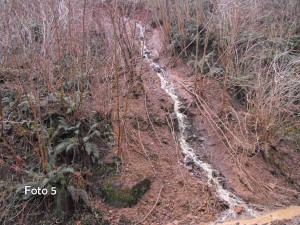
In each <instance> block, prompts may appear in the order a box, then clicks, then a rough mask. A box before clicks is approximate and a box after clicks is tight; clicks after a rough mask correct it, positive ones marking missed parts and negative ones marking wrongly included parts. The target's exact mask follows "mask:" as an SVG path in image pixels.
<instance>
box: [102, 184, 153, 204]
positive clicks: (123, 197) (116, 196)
mask: <svg viewBox="0 0 300 225" xmlns="http://www.w3.org/2000/svg"><path fill="white" fill-rule="evenodd" d="M150 186H151V181H150V180H149V179H144V180H142V181H141V182H139V183H137V184H136V185H135V186H134V187H133V188H132V189H129V188H124V187H122V185H121V184H120V183H119V182H118V181H114V180H106V181H104V182H103V185H102V190H101V191H102V194H103V196H104V198H105V201H106V202H107V203H108V204H109V205H112V206H115V207H132V206H134V205H136V204H137V203H138V201H139V199H140V198H141V197H143V195H144V194H145V193H146V192H147V191H148V190H149V188H150Z"/></svg>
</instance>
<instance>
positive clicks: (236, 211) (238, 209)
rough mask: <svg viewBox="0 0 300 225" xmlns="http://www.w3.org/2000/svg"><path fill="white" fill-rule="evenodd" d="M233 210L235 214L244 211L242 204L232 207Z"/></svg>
mask: <svg viewBox="0 0 300 225" xmlns="http://www.w3.org/2000/svg"><path fill="white" fill-rule="evenodd" d="M234 211H235V213H236V214H242V212H243V211H244V208H243V207H242V206H237V207H235V208H234Z"/></svg>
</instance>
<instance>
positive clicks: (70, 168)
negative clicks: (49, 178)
mask: <svg viewBox="0 0 300 225" xmlns="http://www.w3.org/2000/svg"><path fill="white" fill-rule="evenodd" d="M60 172H61V173H63V174H73V173H74V169H73V168H72V167H66V168H63V169H61V170H60Z"/></svg>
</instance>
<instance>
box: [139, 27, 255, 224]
mask: <svg viewBox="0 0 300 225" xmlns="http://www.w3.org/2000/svg"><path fill="white" fill-rule="evenodd" d="M136 26H137V28H138V31H139V39H140V44H141V52H142V55H143V58H144V59H145V61H146V62H147V63H148V64H149V65H150V67H151V68H152V69H153V70H154V71H155V72H156V74H157V76H158V77H159V78H160V82H161V88H162V89H163V90H164V91H165V92H166V94H167V95H168V96H170V97H171V99H172V100H173V102H174V115H175V117H176V119H177V120H178V127H179V132H178V140H179V144H180V148H181V150H182V152H183V155H184V161H185V163H187V162H193V164H194V165H195V166H197V167H198V168H200V169H201V170H203V171H204V173H205V174H206V177H207V183H208V185H209V186H210V187H211V188H212V189H214V190H215V191H216V193H217V195H218V197H219V199H220V200H222V201H224V202H226V204H227V205H228V207H229V208H228V209H227V210H225V211H224V212H223V213H222V214H221V216H220V217H219V218H218V220H217V221H216V222H215V223H217V222H222V221H225V220H227V219H232V218H236V216H237V214H236V213H235V210H234V209H235V208H236V207H237V206H239V207H243V209H244V214H248V215H247V216H250V217H256V216H257V215H258V214H257V212H256V211H255V210H254V209H253V208H251V206H249V205H248V204H247V203H245V202H244V201H243V200H242V199H241V198H239V197H238V196H236V195H235V194H233V193H232V192H230V191H229V190H226V189H225V188H224V187H223V185H222V184H221V182H220V177H218V176H217V175H216V174H219V173H218V171H216V170H215V169H213V168H212V166H211V165H210V164H209V163H207V162H203V161H202V160H201V159H199V157H198V156H197V155H196V153H195V150H194V149H193V147H192V146H191V145H190V144H189V143H188V141H187V139H188V134H187V133H188V130H187V127H188V118H187V116H186V115H185V114H183V113H182V112H181V111H180V108H181V106H182V102H181V97H180V95H179V93H178V91H177V90H176V89H175V87H174V85H173V83H172V81H171V80H170V79H169V75H168V73H167V71H165V70H164V69H163V68H162V67H161V66H160V65H159V64H157V63H155V62H154V61H153V59H152V58H151V51H150V49H149V48H148V47H147V45H146V44H145V28H144V27H143V26H142V25H141V24H140V23H136Z"/></svg>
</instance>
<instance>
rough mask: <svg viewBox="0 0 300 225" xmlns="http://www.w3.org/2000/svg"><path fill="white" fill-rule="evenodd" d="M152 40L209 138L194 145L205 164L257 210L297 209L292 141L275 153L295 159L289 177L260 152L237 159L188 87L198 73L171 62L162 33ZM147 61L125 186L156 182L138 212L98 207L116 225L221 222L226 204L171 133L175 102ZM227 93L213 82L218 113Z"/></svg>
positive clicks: (211, 101) (126, 156) (132, 116)
mask: <svg viewBox="0 0 300 225" xmlns="http://www.w3.org/2000/svg"><path fill="white" fill-rule="evenodd" d="M146 35H147V40H146V41H147V44H148V46H149V47H150V49H151V50H152V55H153V57H155V58H156V60H157V61H158V63H159V64H160V65H163V67H164V68H165V69H166V71H167V72H168V74H169V75H170V78H171V80H172V81H173V82H174V84H175V85H176V88H177V90H178V91H179V93H180V95H181V96H182V97H183V98H184V99H185V102H186V103H187V105H188V109H187V110H188V115H189V119H190V121H191V124H192V128H191V133H192V134H194V135H195V136H199V137H203V139H204V141H201V142H199V141H192V144H193V146H195V149H196V150H197V151H198V152H199V155H201V157H202V158H203V159H204V160H205V161H207V162H209V163H210V164H211V165H212V167H213V168H215V169H217V170H219V171H220V173H221V175H222V177H224V183H225V185H226V187H227V189H229V190H231V191H232V192H234V193H235V194H236V195H237V196H239V197H241V198H242V199H243V200H245V201H246V202H249V203H254V204H257V207H256V209H257V210H261V211H263V210H267V209H268V210H270V209H273V208H275V207H276V206H281V207H282V206H289V205H297V204H298V198H297V197H298V196H297V193H298V192H297V190H296V187H297V183H298V181H299V179H298V176H299V173H298V172H297V171H299V165H297V162H299V160H300V156H299V154H296V153H294V152H293V151H292V150H291V149H289V146H288V144H287V143H284V142H281V144H280V145H279V146H278V150H277V151H278V152H279V151H281V150H284V154H283V156H282V155H280V154H279V153H278V152H275V153H274V159H275V160H279V161H280V160H283V161H285V162H288V163H287V165H289V166H288V168H286V171H289V172H287V174H282V173H280V171H281V170H282V169H281V168H277V167H276V166H274V164H273V165H272V164H270V163H269V162H267V161H266V160H265V158H264V157H263V155H262V154H260V153H258V154H257V155H255V157H248V156H247V155H246V156H242V157H241V158H238V157H234V156H232V154H231V153H230V151H229V150H228V148H227V147H226V146H225V145H224V143H223V142H222V139H220V137H219V136H218V135H217V133H216V132H215V130H214V129H213V128H212V127H211V125H210V124H209V122H208V121H207V120H206V118H205V117H204V116H203V115H202V114H201V113H200V112H199V109H198V108H197V106H196V104H195V99H194V98H193V97H192V96H191V95H190V94H189V93H188V92H187V91H186V89H185V87H183V86H182V84H184V85H185V86H186V87H192V85H193V79H194V78H193V76H191V74H192V73H193V69H192V68H191V67H189V66H187V65H186V63H184V62H182V61H181V60H178V61H177V63H176V65H175V66H174V65H173V64H172V63H171V62H172V60H174V58H172V57H171V56H170V54H169V52H167V51H166V45H165V43H164V42H163V40H162V35H161V34H160V31H159V29H152V28H150V27H147V32H146ZM140 63H141V64H142V65H143V70H142V81H143V90H144V91H143V93H142V94H141V95H140V96H139V97H137V98H130V99H129V102H128V105H129V106H130V107H128V112H127V115H126V118H127V119H126V120H127V122H126V129H125V130H126V132H125V134H124V137H123V142H124V144H123V158H122V162H123V168H122V176H121V178H120V179H121V182H122V184H123V185H125V186H128V187H132V186H133V185H134V184H136V183H137V182H139V181H140V180H142V179H144V178H150V180H151V181H152V184H151V188H150V190H149V191H148V192H147V193H146V194H145V196H144V197H143V198H142V199H141V201H140V202H139V203H138V204H137V205H136V206H134V207H132V208H113V207H111V206H108V205H107V204H105V203H103V202H98V203H97V205H98V207H99V208H101V210H102V211H103V209H104V212H103V213H104V218H105V219H107V220H109V221H110V222H111V224H134V223H140V224H168V223H170V224H205V223H207V222H209V221H214V220H215V219H216V218H217V216H218V215H219V213H220V212H221V211H222V206H221V204H220V203H219V201H218V199H217V198H216V196H215V194H214V193H213V190H209V188H208V187H207V185H206V179H205V176H204V175H203V174H201V171H200V172H199V173H198V172H195V171H194V174H193V173H190V172H189V171H188V169H187V167H186V166H185V165H184V163H183V156H182V154H181V152H180V151H181V150H180V148H179V147H178V144H177V143H176V134H175V132H174V131H173V130H172V112H173V105H172V102H170V98H169V97H168V96H167V95H166V94H165V93H164V91H163V90H162V89H161V88H160V81H159V78H158V77H157V76H156V74H155V73H154V72H153V71H152V69H151V68H149V66H148V65H147V63H145V62H142V61H141V62H140ZM221 91H222V89H221V85H220V82H219V81H218V80H216V79H206V81H205V90H204V99H205V101H206V102H207V104H208V105H209V107H210V108H211V109H212V110H213V111H214V112H215V113H219V111H220V107H221ZM230 99H231V98H230V96H229V95H228V104H229V105H230V106H231V107H235V110H236V111H238V112H241V113H242V109H241V108H240V107H239V105H237V104H236V103H235V102H233V101H232V100H230ZM137 125H138V127H137ZM175 129H176V125H175ZM127 131H128V132H127ZM129 131H130V132H129ZM241 167H242V168H243V169H242V170H241ZM287 176H288V178H287ZM290 178H291V179H293V180H294V181H293V182H295V183H296V185H295V183H293V182H292V183H291V182H290Z"/></svg>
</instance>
